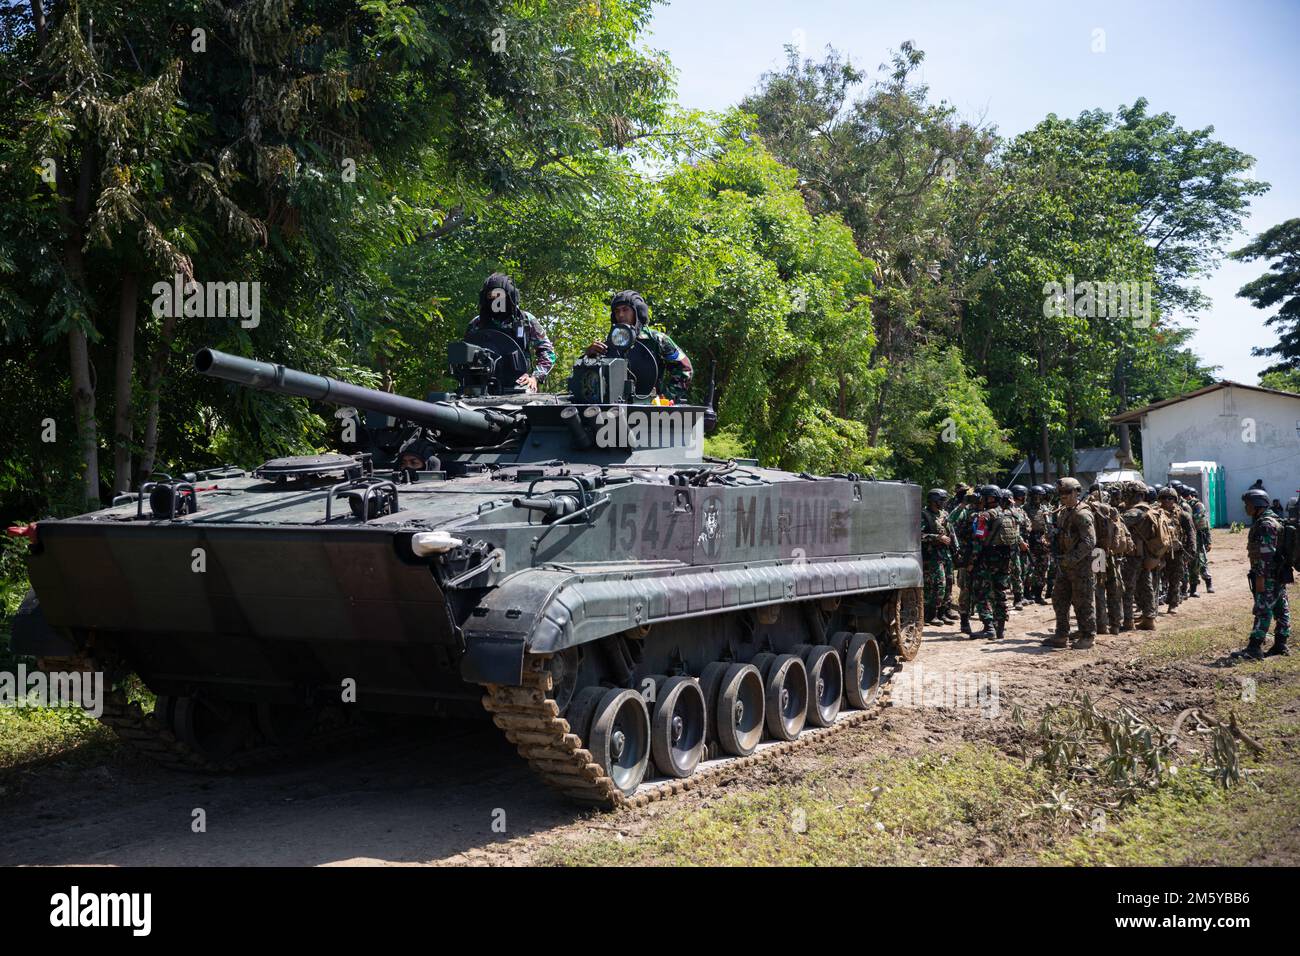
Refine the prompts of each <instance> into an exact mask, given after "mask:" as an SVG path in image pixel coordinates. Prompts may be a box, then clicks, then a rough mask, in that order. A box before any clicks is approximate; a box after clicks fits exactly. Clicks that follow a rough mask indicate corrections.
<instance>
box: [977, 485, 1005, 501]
mask: <svg viewBox="0 0 1300 956" xmlns="http://www.w3.org/2000/svg"><path fill="white" fill-rule="evenodd" d="M979 493H980V498H981V499H983V500H985V501H989V500H992V501H998V500H999V499H1000V498H1001V496H1002V489H1001V488H999V487H998V486H997V485H980V489H979Z"/></svg>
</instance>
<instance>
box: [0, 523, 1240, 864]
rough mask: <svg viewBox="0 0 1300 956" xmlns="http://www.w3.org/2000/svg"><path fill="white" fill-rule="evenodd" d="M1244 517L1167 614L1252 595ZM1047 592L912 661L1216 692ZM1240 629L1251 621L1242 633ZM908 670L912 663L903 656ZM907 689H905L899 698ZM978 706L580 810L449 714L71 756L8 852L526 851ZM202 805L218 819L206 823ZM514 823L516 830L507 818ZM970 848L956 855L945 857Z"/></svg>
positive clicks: (269, 856)
mask: <svg viewBox="0 0 1300 956" xmlns="http://www.w3.org/2000/svg"><path fill="white" fill-rule="evenodd" d="M1245 538H1246V536H1245V535H1244V534H1236V535H1230V534H1228V533H1227V532H1216V533H1215V549H1214V551H1213V552H1212V554H1211V558H1212V573H1213V574H1214V580H1215V585H1216V592H1217V593H1216V594H1214V595H1205V596H1202V597H1200V598H1199V599H1196V600H1189V601H1188V602H1187V603H1185V604H1184V605H1183V608H1182V609H1180V610H1181V613H1180V614H1179V615H1178V616H1177V617H1176V618H1168V617H1165V616H1163V615H1162V616H1161V618H1160V619H1159V627H1160V628H1161V629H1164V628H1167V627H1171V626H1176V627H1187V626H1191V625H1197V624H1199V625H1205V624H1210V623H1212V622H1214V621H1215V620H1217V619H1221V617H1222V616H1223V614H1224V613H1225V611H1227V610H1228V609H1229V608H1232V609H1242V608H1246V607H1248V602H1249V598H1248V593H1247V588H1246V584H1245V575H1244V573H1243V572H1244V570H1245ZM1051 628H1052V613H1051V608H1050V607H1038V606H1034V605H1031V606H1030V607H1029V608H1028V609H1027V610H1025V611H1024V612H1022V613H1019V614H1015V615H1013V616H1012V619H1011V621H1010V622H1009V626H1008V628H1007V636H1006V638H1005V639H1004V640H1002V641H1000V642H983V641H972V640H970V639H966V638H964V637H963V636H962V635H960V634H959V633H957V630H956V628H955V627H953V628H949V629H934V630H929V631H927V632H926V642H925V645H924V646H923V648H922V651H921V654H920V656H919V657H918V658H917V660H916V661H915V662H914V663H913V664H911V665H908V667H909V668H910V669H911V670H912V672H913V673H914V674H915V672H916V670H917V667H918V666H919V667H920V669H921V670H922V671H923V672H929V673H930V674H931V675H934V674H943V673H949V674H963V675H971V674H975V675H986V676H993V677H995V678H996V681H997V686H998V688H999V691H1000V695H1001V699H1002V707H1003V708H1004V709H1005V708H1009V706H1010V704H1011V703H1014V702H1017V701H1019V702H1022V703H1024V704H1026V705H1028V706H1031V707H1032V706H1033V705H1035V704H1037V703H1041V702H1044V701H1059V700H1062V699H1064V698H1065V697H1066V696H1068V694H1069V693H1070V691H1071V690H1072V689H1074V688H1086V689H1088V690H1089V691H1090V693H1093V694H1094V695H1095V696H1099V697H1106V696H1109V697H1112V698H1114V699H1118V700H1126V701H1134V702H1137V703H1139V704H1140V705H1142V706H1144V707H1147V708H1154V709H1156V710H1158V711H1173V712H1175V713H1176V712H1177V710H1180V709H1182V708H1183V707H1184V706H1190V705H1192V704H1205V703H1207V702H1208V700H1209V698H1210V695H1211V694H1212V688H1213V685H1214V683H1215V682H1216V681H1218V680H1221V679H1222V676H1223V673H1224V672H1223V671H1222V670H1221V669H1217V668H1215V667H1214V666H1213V663H1212V662H1210V661H1204V662H1198V663H1196V664H1194V665H1187V664H1180V665H1174V666H1171V667H1160V668H1146V667H1141V666H1135V665H1133V663H1132V662H1133V660H1134V658H1135V656H1136V652H1137V651H1138V650H1139V648H1140V647H1141V645H1142V643H1143V642H1144V641H1146V640H1148V639H1150V636H1151V635H1150V633H1149V632H1134V633H1130V634H1125V635H1122V636H1118V637H1114V636H1112V637H1101V638H1099V639H1098V641H1097V645H1096V647H1095V648H1094V649H1092V650H1091V651H1051V650H1048V649H1045V648H1043V647H1041V646H1040V644H1039V641H1040V640H1041V638H1043V637H1044V636H1046V635H1047V634H1049V633H1050V632H1051ZM1242 638H1243V643H1244V635H1242ZM904 673H907V671H906V670H905V671H904ZM903 703H904V704H905V703H906V702H905V701H904V702H903ZM986 717H987V715H984V717H982V716H981V712H980V710H979V709H978V708H965V709H962V708H956V709H954V708H934V707H909V706H895V707H891V708H889V709H888V710H886V711H885V712H884V714H883V716H882V717H881V718H880V719H878V720H874V721H870V722H867V723H865V724H862V725H859V726H857V727H853V728H849V729H848V730H846V731H845V732H843V733H841V734H839V735H837V736H835V737H832V738H831V739H829V740H827V741H824V742H819V743H816V744H814V745H812V747H811V748H809V749H808V750H805V751H802V752H800V753H796V754H791V755H787V756H784V757H778V758H775V759H774V760H772V761H770V762H769V763H768V764H765V765H761V766H758V767H753V768H748V769H744V770H738V771H734V772H732V773H730V774H726V775H724V776H723V777H722V778H720V779H719V781H718V782H717V783H710V784H708V785H705V786H703V787H701V788H699V789H697V790H695V791H692V792H691V793H688V794H686V795H684V796H682V797H679V798H676V799H672V800H669V801H666V802H664V803H661V804H657V805H654V806H652V807H651V808H649V809H648V810H645V811H641V812H640V813H639V814H634V813H624V814H618V815H601V814H598V813H595V812H593V811H586V810H581V809H575V808H574V807H573V806H571V805H569V804H567V803H565V802H564V801H563V800H562V799H561V798H559V797H557V796H553V795H552V794H550V793H549V792H547V791H546V790H544V789H542V788H540V787H537V786H535V785H534V783H533V781H532V780H531V778H530V775H529V772H528V770H527V767H526V766H525V765H524V764H523V762H522V761H521V760H520V759H519V758H518V757H517V756H516V755H515V753H514V750H513V748H512V747H510V746H509V745H508V744H506V743H505V741H504V740H503V739H502V738H501V737H500V735H499V733H498V732H497V731H496V729H495V728H493V727H491V726H490V725H440V726H438V727H429V728H426V729H425V731H424V732H422V733H421V734H420V735H417V736H410V737H407V738H404V739H401V740H394V741H391V742H387V743H382V744H376V743H373V742H372V743H370V744H368V745H366V746H364V747H361V748H358V749H357V750H354V751H353V752H350V753H344V754H339V755H335V756H332V757H330V758H328V759H320V758H316V759H314V760H306V761H304V762H302V763H298V764H295V765H292V766H284V767H280V768H277V769H273V770H269V771H263V772H257V773H249V774H243V775H239V776H234V777H227V778H204V777H196V776H187V775H183V774H177V773H173V772H169V771H165V770H161V769H157V768H154V767H152V766H150V765H147V764H143V763H139V762H134V761H130V760H126V759H123V760H117V761H114V762H111V763H110V764H108V765H104V766H99V767H96V768H94V769H92V770H74V769H71V768H70V767H68V766H67V765H66V764H65V765H60V764H58V763H53V764H45V765H40V766H35V767H31V768H29V769H27V770H25V771H22V772H20V773H19V774H18V775H17V776H16V777H11V778H10V779H9V780H8V781H7V782H6V785H5V787H4V791H3V792H0V831H3V832H4V833H5V839H4V841H0V864H65V863H76V864H109V865H124V864H133V865H152V864H171V865H202V866H213V865H259V864H268V865H329V864H380V865H409V864H467V863H468V864H484V863H487V864H517V863H527V862H529V861H530V860H532V859H533V858H534V856H535V854H536V853H537V852H538V851H539V850H540V849H542V848H545V847H548V846H552V845H555V844H556V843H557V842H558V841H571V840H573V839H575V838H581V836H582V834H584V833H595V832H604V833H607V832H608V831H609V830H611V829H614V830H619V831H620V832H621V831H627V832H633V833H634V832H635V831H636V830H637V828H638V827H640V826H644V825H647V821H652V820H654V819H657V818H662V817H663V816H664V815H671V814H676V813H682V812H684V811H685V810H687V809H688V808H690V807H693V806H698V805H699V804H701V803H703V802H707V801H709V800H716V799H717V796H718V794H719V793H721V792H726V793H732V792H735V791H736V789H737V788H742V789H743V788H746V787H757V786H764V785H766V784H767V783H770V782H771V781H772V780H773V779H787V778H789V777H791V776H797V775H798V774H799V772H800V770H801V767H803V766H806V765H809V761H811V760H813V759H816V760H819V761H823V762H824V760H825V757H826V755H827V754H828V753H830V754H831V755H832V756H833V755H835V754H837V753H845V754H848V753H862V752H863V751H864V750H869V751H872V752H877V753H897V754H900V755H906V754H913V753H917V752H920V751H923V750H924V749H925V748H927V747H932V746H934V745H935V744H936V743H940V742H942V741H944V740H962V739H976V738H980V737H985V738H987V737H989V736H991V735H996V734H998V733H1005V732H1006V726H1005V722H1004V720H988V719H985V718H986ZM196 811H202V818H203V820H204V822H205V824H206V829H205V830H204V831H203V832H195V820H196ZM503 828H504V832H501V830H502V829H503ZM949 862H957V861H949Z"/></svg>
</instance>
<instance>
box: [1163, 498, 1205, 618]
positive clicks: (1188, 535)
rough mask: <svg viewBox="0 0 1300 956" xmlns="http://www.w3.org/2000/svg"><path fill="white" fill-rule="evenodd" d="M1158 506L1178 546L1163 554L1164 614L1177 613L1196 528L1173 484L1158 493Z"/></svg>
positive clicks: (1194, 545) (1193, 546)
mask: <svg viewBox="0 0 1300 956" xmlns="http://www.w3.org/2000/svg"><path fill="white" fill-rule="evenodd" d="M1158 498H1159V501H1160V507H1161V508H1163V509H1164V510H1165V513H1166V514H1167V515H1168V517H1169V520H1170V521H1171V522H1173V525H1174V530H1175V536H1176V537H1177V538H1178V546H1177V547H1176V548H1175V549H1174V550H1173V551H1171V552H1170V553H1169V554H1168V555H1166V556H1165V573H1164V579H1165V604H1166V609H1165V613H1166V614H1177V613H1178V605H1179V604H1180V603H1181V602H1182V588H1183V583H1184V580H1185V577H1186V576H1185V575H1184V574H1183V568H1184V567H1185V566H1186V563H1187V561H1188V560H1189V559H1190V558H1191V556H1192V554H1193V553H1194V551H1193V550H1192V549H1194V548H1195V547H1196V528H1195V526H1194V525H1193V524H1192V515H1191V512H1190V511H1184V510H1183V508H1182V506H1181V505H1179V503H1178V490H1177V489H1176V488H1174V486H1173V485H1166V486H1165V487H1163V488H1161V489H1160V491H1159V493H1158Z"/></svg>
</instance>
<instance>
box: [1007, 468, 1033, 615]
mask: <svg viewBox="0 0 1300 956" xmlns="http://www.w3.org/2000/svg"><path fill="white" fill-rule="evenodd" d="M1028 493H1029V489H1028V488H1026V487H1025V486H1024V485H1012V486H1011V488H1010V490H1009V491H1008V492H1007V493H1006V494H1005V495H1004V496H1003V499H1002V500H1003V503H1004V504H1007V503H1008V502H1009V504H1010V510H1011V513H1012V514H1013V515H1015V516H1016V527H1017V528H1018V529H1019V530H1020V543H1019V544H1018V545H1017V546H1016V550H1015V551H1014V552H1013V553H1012V555H1011V596H1012V598H1013V599H1014V600H1013V601H1012V605H1011V606H1012V607H1013V608H1014V609H1015V610H1017V611H1019V610H1020V609H1021V608H1023V607H1024V606H1025V604H1026V603H1027V602H1026V600H1025V596H1026V595H1025V585H1026V581H1027V579H1028V576H1029V515H1027V514H1025V496H1026V495H1027V494H1028Z"/></svg>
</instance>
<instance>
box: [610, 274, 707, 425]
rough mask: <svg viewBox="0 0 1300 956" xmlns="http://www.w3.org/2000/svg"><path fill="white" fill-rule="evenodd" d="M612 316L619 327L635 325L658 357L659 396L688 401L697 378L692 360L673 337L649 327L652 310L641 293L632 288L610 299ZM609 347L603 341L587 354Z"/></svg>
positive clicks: (612, 319) (641, 338)
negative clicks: (692, 383)
mask: <svg viewBox="0 0 1300 956" xmlns="http://www.w3.org/2000/svg"><path fill="white" fill-rule="evenodd" d="M609 317H610V321H611V322H613V323H615V324H618V325H635V326H636V335H637V338H638V339H640V340H641V341H642V342H644V343H645V344H646V346H648V347H649V349H650V351H651V352H653V353H654V354H655V355H656V356H657V357H658V359H659V381H658V382H657V383H656V387H657V388H658V391H659V394H660V395H663V396H664V397H665V398H670V399H672V400H673V401H674V402H684V401H686V394H687V392H688V391H689V389H690V386H691V378H692V377H694V375H695V370H694V369H693V368H691V360H690V359H689V358H687V357H686V353H685V352H683V351H682V350H681V349H680V348H678V347H677V343H676V342H674V341H673V340H672V337H671V336H670V335H668V334H667V333H666V332H660V331H659V330H658V329H652V328H650V327H649V321H650V307H649V306H647V305H646V301H645V299H643V298H642V297H641V293H639V292H633V291H632V290H631V289H627V290H625V291H623V292H620V293H618V294H617V295H616V296H614V298H613V299H611V300H610V303H609ZM607 348H608V346H606V345H605V343H604V342H592V343H591V344H590V345H588V346H587V354H588V355H590V356H596V355H604V354H605V351H606V349H607Z"/></svg>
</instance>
